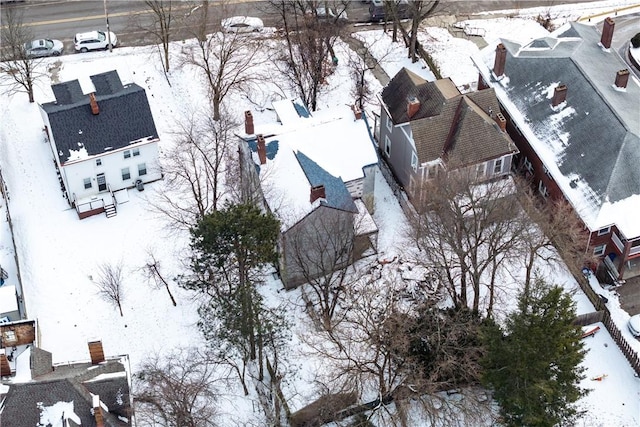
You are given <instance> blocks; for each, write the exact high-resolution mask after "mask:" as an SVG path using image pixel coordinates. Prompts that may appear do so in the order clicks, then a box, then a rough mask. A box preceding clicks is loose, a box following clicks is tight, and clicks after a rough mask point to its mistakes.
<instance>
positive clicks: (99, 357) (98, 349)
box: [88, 341, 105, 365]
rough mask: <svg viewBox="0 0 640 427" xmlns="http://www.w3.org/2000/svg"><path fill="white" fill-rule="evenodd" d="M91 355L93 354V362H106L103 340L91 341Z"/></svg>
mask: <svg viewBox="0 0 640 427" xmlns="http://www.w3.org/2000/svg"><path fill="white" fill-rule="evenodd" d="M88 345H89V356H91V364H92V365H97V364H98V363H102V362H104V360H105V359H104V351H103V350H102V341H89V343H88Z"/></svg>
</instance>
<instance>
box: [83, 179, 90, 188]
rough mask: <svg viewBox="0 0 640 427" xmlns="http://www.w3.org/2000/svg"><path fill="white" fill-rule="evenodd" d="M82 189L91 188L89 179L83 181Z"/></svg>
mask: <svg viewBox="0 0 640 427" xmlns="http://www.w3.org/2000/svg"><path fill="white" fill-rule="evenodd" d="M83 181H84V189H85V190H86V189H88V188H91V178H85V179H84V180H83Z"/></svg>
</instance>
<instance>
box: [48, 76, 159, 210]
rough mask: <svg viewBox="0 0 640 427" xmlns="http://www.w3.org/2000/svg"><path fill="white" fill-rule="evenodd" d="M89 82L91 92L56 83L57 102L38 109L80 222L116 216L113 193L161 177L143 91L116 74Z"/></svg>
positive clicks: (64, 189)
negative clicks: (84, 219)
mask: <svg viewBox="0 0 640 427" xmlns="http://www.w3.org/2000/svg"><path fill="white" fill-rule="evenodd" d="M91 82H92V84H93V88H92V90H91V91H90V93H88V94H85V93H83V90H82V88H81V86H80V83H79V81H78V80H72V81H69V82H64V83H59V84H55V85H53V86H52V90H53V93H54V96H55V101H52V102H47V103H44V104H41V105H40V112H41V115H42V119H43V121H44V125H45V128H44V129H45V132H46V135H47V137H48V139H49V143H50V144H51V149H52V151H53V157H54V159H55V164H56V168H57V172H58V177H59V181H60V186H61V190H62V192H63V194H64V195H65V197H66V198H67V200H68V202H69V204H70V205H71V206H72V207H74V208H75V209H76V211H77V212H78V216H79V217H80V218H81V219H82V218H86V217H88V216H91V215H96V214H99V213H102V212H106V214H107V216H108V217H109V216H112V215H115V212H116V205H117V200H118V198H117V197H116V196H114V193H116V192H117V191H119V190H123V189H126V188H132V187H134V186H135V185H136V183H137V181H140V182H141V183H142V184H144V183H148V182H152V181H155V180H158V179H160V178H161V177H162V174H161V171H160V167H159V163H158V141H159V137H158V131H157V130H156V126H155V123H154V121H153V116H152V114H151V109H150V107H149V102H148V100H147V95H146V93H145V90H144V89H143V88H142V87H140V86H138V85H137V84H135V83H129V84H122V82H121V81H120V77H119V76H118V73H117V71H109V72H106V73H102V74H97V75H94V76H91ZM140 188H143V187H140V186H139V189H140Z"/></svg>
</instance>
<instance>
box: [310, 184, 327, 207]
mask: <svg viewBox="0 0 640 427" xmlns="http://www.w3.org/2000/svg"><path fill="white" fill-rule="evenodd" d="M326 198H327V195H326V193H325V191H324V185H318V186H315V187H311V196H310V197H309V203H313V202H315V201H316V200H318V199H326Z"/></svg>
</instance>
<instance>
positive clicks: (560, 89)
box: [551, 84, 567, 107]
mask: <svg viewBox="0 0 640 427" xmlns="http://www.w3.org/2000/svg"><path fill="white" fill-rule="evenodd" d="M566 99H567V85H565V84H559V85H558V86H556V88H555V89H554V90H553V98H552V99H551V105H552V106H553V107H557V106H558V105H560V104H562V103H563V102H564V101H566Z"/></svg>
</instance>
